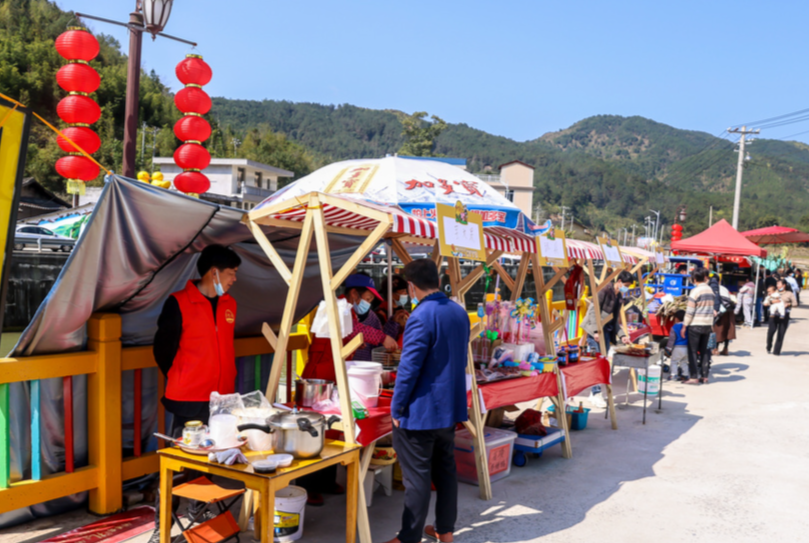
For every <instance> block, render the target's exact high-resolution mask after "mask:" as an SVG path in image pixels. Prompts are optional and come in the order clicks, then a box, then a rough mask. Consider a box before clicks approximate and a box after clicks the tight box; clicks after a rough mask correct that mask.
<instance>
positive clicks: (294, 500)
mask: <svg viewBox="0 0 809 543" xmlns="http://www.w3.org/2000/svg"><path fill="white" fill-rule="evenodd" d="M305 512H306V490H304V489H303V488H301V487H299V486H288V487H286V488H284V489H281V490H279V491H278V492H276V493H275V520H274V521H273V522H274V526H273V527H274V530H273V541H276V542H277V543H284V542H286V541H295V540H297V539H300V538H301V537H302V536H303V515H304V513H305Z"/></svg>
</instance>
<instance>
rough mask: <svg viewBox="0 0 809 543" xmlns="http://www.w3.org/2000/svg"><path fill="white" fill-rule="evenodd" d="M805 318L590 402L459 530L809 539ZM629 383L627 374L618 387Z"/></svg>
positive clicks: (315, 521) (747, 333)
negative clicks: (613, 414) (658, 387)
mask: <svg viewBox="0 0 809 543" xmlns="http://www.w3.org/2000/svg"><path fill="white" fill-rule="evenodd" d="M808 320H809V309H797V310H796V311H795V312H794V318H793V322H792V325H791V327H790V329H789V331H788V333H787V338H786V341H785V348H784V351H783V353H782V356H780V357H776V356H770V355H767V354H766V351H765V336H766V330H765V329H762V328H756V329H754V330H741V329H739V330H738V335H739V339H738V340H736V341H734V342H733V343H732V344H731V356H728V357H715V358H714V365H713V379H712V382H711V383H710V384H708V385H699V386H689V385H682V384H671V382H665V383H664V396H663V410H662V411H661V412H657V411H656V410H655V409H650V410H649V412H648V415H647V423H646V425H645V426H644V425H642V424H641V408H640V398H641V396H640V395H638V394H632V395H630V400H631V402H630V405H629V406H626V407H623V406H622V404H623V399H624V398H623V395H622V394H618V397H617V398H616V400H617V402H618V403H619V409H618V424H619V429H618V430H617V431H613V430H611V429H610V426H609V422H608V421H607V420H605V419H604V412H603V410H593V412H591V413H590V417H589V422H588V427H587V429H585V430H583V431H580V432H575V433H573V436H572V437H573V458H572V459H571V460H565V459H563V458H562V457H561V451H560V450H559V448H558V447H556V448H554V449H552V450H550V451H547V452H546V453H545V455H544V456H543V457H542V458H539V459H530V460H529V462H528V465H527V466H526V467H523V468H517V467H513V468H512V472H511V475H510V476H509V477H507V478H505V479H503V480H501V481H498V482H495V483H494V484H493V491H494V499H493V500H491V501H488V502H484V501H481V500H480V499H479V498H478V489H477V487H474V486H470V485H466V484H460V488H459V514H458V524H457V532H456V541H459V542H469V543H478V542H493V543H516V542H523V541H537V542H542V543H546V542H547V543H551V542H557V541H558V542H570V541H598V542H600V543H604V542H607V543H609V542H616V543H633V542H638V543H640V542H643V543H646V542H647V541H658V542H680V541H695V542H710V543H718V542H732V543H743V542H748V541H749V542H761V541H785V542H786V541H789V542H797V541H809V514H807V511H809V431H807V430H809V424H808V423H807V420H809V386H808V385H807V377H809V356H807V355H809V333H807V332H809V322H807V321H808ZM625 384H626V373H625V372H624V373H621V374H618V375H617V376H616V379H615V385H616V386H615V388H616V391H617V393H622V392H623V391H624V390H625ZM655 404H656V402H655ZM655 407H656V406H655ZM402 497H403V494H402V492H397V491H394V493H393V496H392V497H386V496H385V495H384V494H382V493H381V492H380V493H377V494H376V495H375V498H374V504H373V507H372V508H371V509H370V517H371V530H372V533H373V534H374V540H375V541H387V540H388V539H390V538H392V537H393V536H394V535H395V534H396V531H397V528H398V524H399V518H400V515H401V511H402ZM344 507H345V502H344V501H343V499H342V498H341V497H340V496H330V497H327V499H326V505H325V506H324V507H322V508H311V507H308V508H307V510H306V520H305V533H304V541H316V542H318V543H331V542H334V543H337V542H339V541H343V540H344V539H345V538H344V533H345V531H344V530H345V524H344V518H345V517H344V511H345V509H344ZM91 521H92V517H88V516H87V515H85V514H83V513H73V514H70V515H62V516H58V517H51V518H47V519H43V520H40V521H37V522H33V523H28V524H25V525H21V526H18V527H16V528H11V529H8V530H3V531H0V541H3V542H7V543H22V542H25V543H33V542H35V541H41V540H43V539H45V538H47V537H52V536H53V535H55V534H57V533H60V532H62V531H65V530H67V529H70V528H72V527H74V526H79V525H82V524H86V523H88V522H91ZM148 535H149V534H145V535H143V536H140V537H138V538H136V539H133V540H132V541H136V542H137V543H145V542H146V541H147V540H148ZM242 541H249V537H243V538H242Z"/></svg>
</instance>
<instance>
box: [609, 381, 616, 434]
mask: <svg viewBox="0 0 809 543" xmlns="http://www.w3.org/2000/svg"><path fill="white" fill-rule="evenodd" d="M607 411H609V414H610V420H611V421H612V429H613V430H617V429H618V418H617V417H616V415H615V399H614V398H613V397H612V385H610V384H608V385H607Z"/></svg>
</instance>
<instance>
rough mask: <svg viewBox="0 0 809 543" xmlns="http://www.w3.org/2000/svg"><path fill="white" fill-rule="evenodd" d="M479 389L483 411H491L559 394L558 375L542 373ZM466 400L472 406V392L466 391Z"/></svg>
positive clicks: (481, 386)
mask: <svg viewBox="0 0 809 543" xmlns="http://www.w3.org/2000/svg"><path fill="white" fill-rule="evenodd" d="M478 390H480V393H481V396H482V400H483V405H481V406H480V407H481V410H482V411H491V410H492V409H497V408H498V407H503V406H506V405H513V404H515V403H520V402H528V401H531V400H537V399H539V398H547V397H548V396H556V395H558V394H559V388H558V386H557V381H556V375H554V374H553V373H541V374H539V375H534V376H532V377H520V378H519V379H509V380H506V381H498V382H496V383H486V384H482V385H478ZM466 400H467V405H468V406H469V407H472V393H471V392H467V393H466Z"/></svg>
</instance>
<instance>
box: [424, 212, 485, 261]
mask: <svg viewBox="0 0 809 543" xmlns="http://www.w3.org/2000/svg"><path fill="white" fill-rule="evenodd" d="M435 211H436V220H437V221H438V246H439V249H440V251H441V255H442V256H448V257H453V256H454V257H457V258H465V259H466V260H477V261H479V262H485V261H486V245H485V243H484V241H483V218H482V217H481V216H480V215H478V214H477V213H470V212H469V210H468V209H467V208H466V206H465V205H463V203H461V202H460V201H458V202H456V203H455V206H454V207H453V206H451V205H446V204H435Z"/></svg>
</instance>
